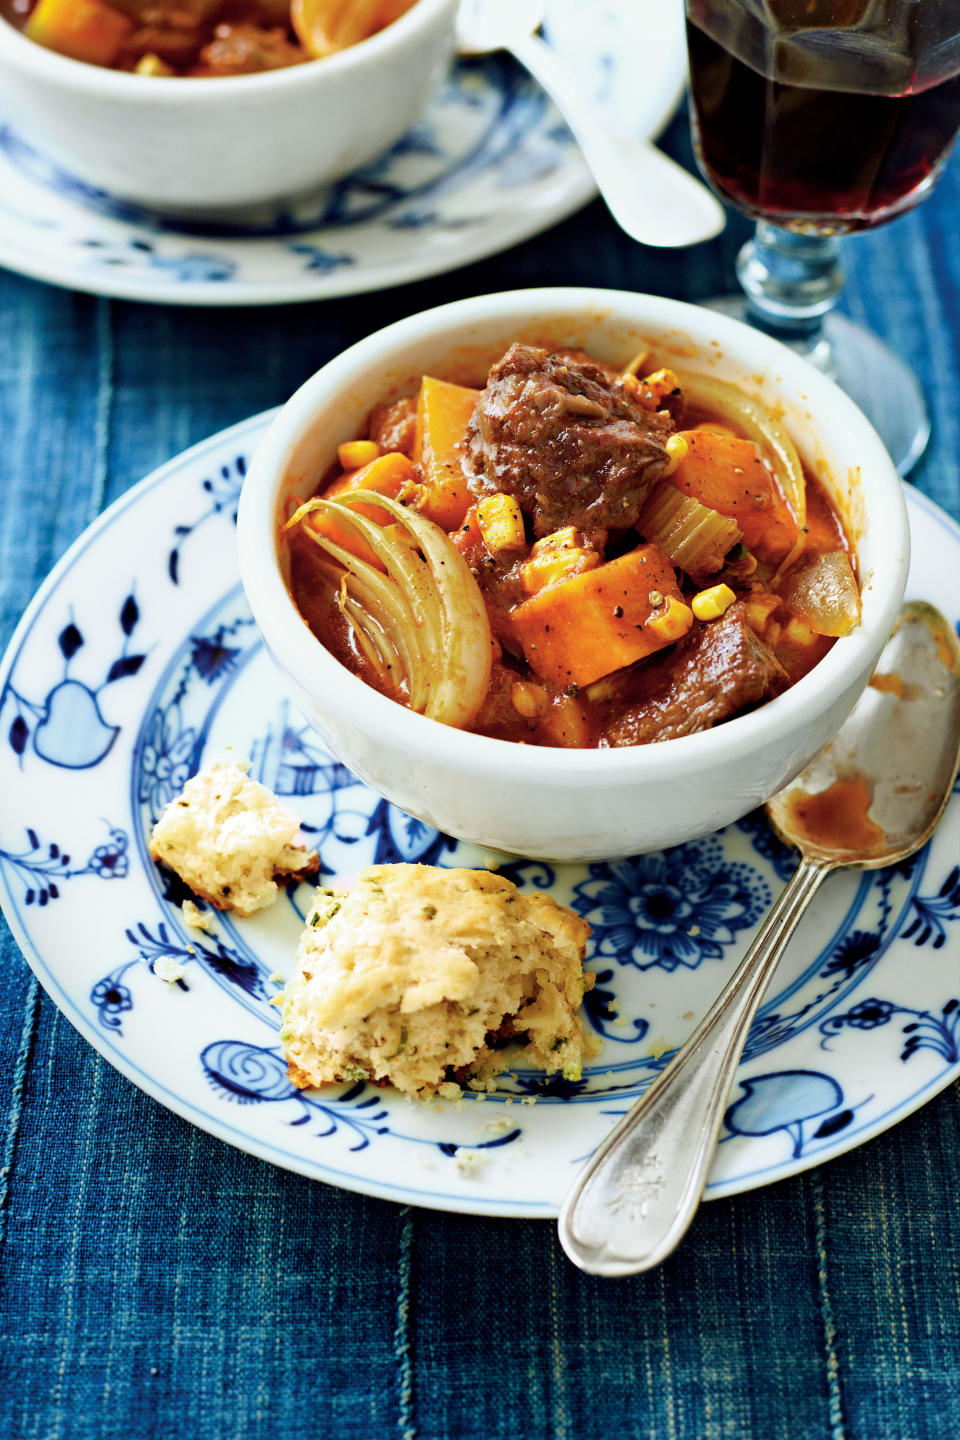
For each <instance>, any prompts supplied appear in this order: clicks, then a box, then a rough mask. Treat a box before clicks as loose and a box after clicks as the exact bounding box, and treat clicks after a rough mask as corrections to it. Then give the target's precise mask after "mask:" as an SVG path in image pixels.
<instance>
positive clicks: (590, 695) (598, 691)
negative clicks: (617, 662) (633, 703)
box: [583, 675, 617, 705]
mask: <svg viewBox="0 0 960 1440" xmlns="http://www.w3.org/2000/svg"><path fill="white" fill-rule="evenodd" d="M583 693H584V695H586V697H587V699H588V700H589V701H590V703H591V705H597V704H602V703H603V702H604V701H605V700H612V699H613V697H614V695H616V693H617V684H616V681H615V680H613V679H612V678H611V677H610V676H609V675H605V676H604V678H603V679H602V680H595V681H594V682H593V684H592V685H588V686H587V688H586V690H585V691H584V692H583Z"/></svg>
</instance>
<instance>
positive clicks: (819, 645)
mask: <svg viewBox="0 0 960 1440" xmlns="http://www.w3.org/2000/svg"><path fill="white" fill-rule="evenodd" d="M648 365H649V362H648V361H647V360H646V359H645V358H644V357H638V361H637V362H636V363H635V364H634V365H633V366H631V367H629V368H628V369H627V370H625V371H619V370H617V369H615V368H612V367H611V366H609V365H607V364H605V363H604V362H603V361H601V360H598V359H596V358H592V357H589V356H584V355H582V354H580V353H577V352H565V351H561V352H549V351H547V350H545V349H541V348H539V347H537V346H531V345H526V344H514V345H512V346H511V347H510V348H509V350H508V351H507V352H506V354H505V355H504V356H503V357H502V358H501V359H500V360H499V361H498V362H497V363H496V364H495V365H494V366H493V367H492V368H491V370H490V371H489V373H488V376H487V380H486V384H485V386H484V387H483V388H482V389H473V388H471V387H466V386H461V385H457V384H454V383H452V382H450V381H446V380H440V379H437V378H436V377H430V376H425V377H423V380H422V382H421V386H420V390H419V392H418V395H417V396H416V397H414V396H411V397H407V398H403V399H400V400H392V401H389V402H385V403H383V404H381V405H378V406H377V407H376V408H375V410H374V411H373V413H372V415H371V417H370V421H369V424H368V426H367V432H366V434H365V435H364V436H363V437H358V439H357V440H356V441H353V442H349V443H348V444H346V445H343V446H341V447H340V460H339V464H338V465H337V466H336V467H335V469H334V470H333V471H332V472H331V473H330V474H328V475H327V476H325V477H324V478H323V482H322V484H321V485H320V486H319V487H318V495H317V496H316V497H315V498H314V499H312V500H310V501H307V502H306V503H305V504H304V505H301V506H300V507H299V508H298V509H297V511H296V513H295V514H294V515H292V516H291V517H290V519H289V521H288V522H287V525H286V527H285V529H284V534H283V544H284V546H285V547H286V562H287V571H288V576H289V585H290V589H291V593H292V595H293V598H294V600H295V601H296V604H297V606H298V608H299V610H300V613H301V614H302V616H303V617H304V620H305V621H306V623H307V624H308V625H309V626H310V628H311V630H312V631H313V633H314V634H315V635H316V636H317V638H318V639H319V640H320V641H321V642H322V643H323V644H324V645H325V646H326V647H327V648H328V649H329V650H330V651H331V652H332V653H333V654H334V655H335V656H336V658H337V659H338V660H340V661H341V663H343V664H344V665H346V666H347V668H349V669H350V670H352V671H353V672H354V673H355V674H356V675H358V676H359V677H360V678H361V679H363V680H364V681H365V682H366V683H368V684H370V685H372V686H373V687H374V688H376V689H378V690H380V691H381V692H382V693H383V694H386V695H388V696H390V697H391V698H393V699H395V700H397V701H399V702H400V703H403V704H407V705H409V706H410V707H411V708H413V709H416V710H420V711H422V713H425V714H427V715H432V716H433V717H434V718H437V719H440V720H443V721H445V722H446V723H448V724H455V725H458V726H460V727H461V728H465V729H470V730H473V731H475V732H477V733H480V734H484V735H488V736H492V737H495V738H500V739H504V740H511V741H516V742H523V743H526V744H535V745H546V746H563V747H574V748H583V747H594V748H595V747H601V748H603V747H609V746H624V745H638V744H649V743H655V742H662V741H665V740H669V739H673V738H677V737H680V736H685V735H691V734H695V733H697V732H699V731H703V730H706V729H709V728H712V727H713V726H715V725H718V724H722V723H725V722H727V721H729V720H731V719H733V718H735V717H736V716H737V715H739V714H742V713H744V712H745V711H747V710H749V709H752V708H754V707H755V706H757V705H759V704H762V703H764V702H765V701H767V700H769V699H772V698H773V697H775V696H776V695H778V694H780V693H781V692H782V691H783V690H785V689H786V688H788V687H789V686H790V685H792V684H794V683H795V682H796V681H797V680H799V679H801V678H802V676H803V675H805V674H806V673H807V672H808V671H809V670H810V669H811V668H812V667H813V666H814V665H816V664H817V663H818V662H819V661H820V660H821V659H822V658H823V656H824V655H825V654H826V653H827V651H828V650H829V649H830V647H831V646H832V645H833V644H834V643H835V640H836V638H837V637H838V636H839V635H842V634H845V633H848V632H849V631H850V630H851V629H853V628H854V627H855V626H856V624H857V623H858V621H859V592H858V587H857V583H856V578H855V570H854V559H853V555H852V551H851V548H850V545H849V543H848V541H847V538H846V535H845V533H844V529H843V524H842V522H841V519H840V517H839V516H838V515H837V513H836V511H835V510H834V509H833V508H832V506H831V504H830V501H829V499H828V496H827V493H826V490H825V488H824V487H823V485H822V484H821V483H820V482H819V481H818V480H817V479H816V477H815V476H813V475H811V474H810V473H808V472H805V471H804V470H803V468H802V466H801V464H800V461H799V458H798V457H797V453H796V450H795V447H794V446H793V443H792V441H791V440H790V438H789V436H787V435H786V433H785V432H784V431H783V429H782V427H781V426H780V425H779V424H778V422H777V421H776V419H775V417H773V416H772V415H770V414H769V413H767V412H766V411H764V409H763V407H762V406H760V405H759V404H758V402H756V401H755V400H753V399H752V398H751V397H749V396H746V395H744V394H742V393H741V392H739V391H737V390H734V389H733V387H730V386H727V385H724V384H721V383H720V382H717V381H713V380H708V379H704V378H703V377H700V376H694V375H691V376H683V375H677V374H675V373H674V372H673V371H672V370H669V369H666V368H659V369H654V368H652V367H651V368H647V366H648ZM640 370H644V371H645V373H644V374H643V375H640V374H638V373H637V372H638V371H640ZM425 585H426V588H425ZM431 587H432V588H431ZM441 692H442V695H443V697H444V698H443V699H440V698H438V697H439V695H440V693H441Z"/></svg>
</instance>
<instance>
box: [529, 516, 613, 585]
mask: <svg viewBox="0 0 960 1440" xmlns="http://www.w3.org/2000/svg"><path fill="white" fill-rule="evenodd" d="M599 563H600V556H599V555H598V554H597V552H596V550H590V549H588V548H587V547H586V545H585V544H584V541H583V536H582V535H581V534H580V531H579V530H577V529H575V528H574V526H573V525H565V526H564V527H563V529H562V530H554V531H553V533H552V534H550V535H544V537H543V539H542V540H537V541H536V542H535V544H534V546H533V549H532V550H531V552H530V559H529V560H528V561H527V563H526V565H524V567H523V572H522V574H521V577H520V579H521V584H522V585H523V588H524V590H525V591H526V592H527V594H528V595H535V594H536V593H537V591H538V590H545V589H546V588H547V586H548V585H556V583H557V581H558V580H566V579H568V578H569V577H570V576H571V575H581V574H583V572H584V571H586V570H593V569H594V568H595V567H596V566H597V565H599Z"/></svg>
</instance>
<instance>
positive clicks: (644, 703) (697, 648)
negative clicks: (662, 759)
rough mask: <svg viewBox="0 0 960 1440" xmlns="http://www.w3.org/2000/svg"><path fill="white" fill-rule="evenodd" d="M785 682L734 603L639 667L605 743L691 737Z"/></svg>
mask: <svg viewBox="0 0 960 1440" xmlns="http://www.w3.org/2000/svg"><path fill="white" fill-rule="evenodd" d="M787 684H788V679H787V673H786V671H785V670H784V668H783V666H782V665H781V664H780V662H779V660H778V659H777V657H776V656H775V655H774V653H773V651H772V650H770V649H769V648H768V647H767V646H766V645H765V644H764V643H763V641H762V640H761V639H760V638H759V636H758V635H757V634H756V633H755V632H754V631H753V630H752V629H751V627H750V625H749V623H748V621H747V611H746V606H745V605H744V604H743V602H742V601H737V603H736V604H735V605H731V606H730V609H729V610H728V611H727V612H726V614H724V615H722V616H721V617H720V619H719V620H711V621H710V622H709V623H708V624H706V625H701V626H698V627H697V628H696V629H695V630H693V631H692V632H691V633H690V636H689V637H688V638H687V639H686V640H684V641H682V642H681V643H680V644H679V645H678V646H677V647H676V649H675V650H673V651H671V652H667V653H666V654H665V655H664V657H663V659H662V660H660V661H659V662H658V663H656V664H654V665H648V666H640V667H639V668H638V671H637V688H636V690H635V692H634V694H633V696H632V697H631V698H630V699H629V700H628V701H627V702H626V704H625V705H624V708H623V709H622V710H621V711H620V712H619V714H618V715H617V717H616V719H615V720H614V722H613V724H611V725H609V726H608V727H607V728H606V732H605V733H606V738H607V741H608V743H609V744H610V745H647V744H650V743H651V742H652V741H656V740H673V739H675V738H676V737H677V736H679V735H694V734H696V733H697V732H698V731H700V730H709V729H710V728H711V727H712V726H714V725H719V724H720V723H721V721H723V720H729V719H730V718H731V716H733V715H736V714H737V712H738V711H740V710H743V709H744V708H745V707H746V706H748V705H756V704H758V703H759V702H760V701H761V700H767V699H769V698H770V697H771V696H772V695H776V694H778V693H779V691H780V690H782V689H784V688H785V687H786V685H787Z"/></svg>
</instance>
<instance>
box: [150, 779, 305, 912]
mask: <svg viewBox="0 0 960 1440" xmlns="http://www.w3.org/2000/svg"><path fill="white" fill-rule="evenodd" d="M299 832H300V821H299V820H297V819H296V817H295V816H293V815H291V814H289V812H288V811H286V810H284V809H283V808H282V806H281V805H280V804H279V802H278V801H277V799H276V797H275V796H274V795H273V794H271V792H270V791H269V790H268V789H267V788H266V786H264V785H260V784H259V783H258V782H257V781H256V780H251V779H250V777H249V776H248V775H247V773H246V768H245V767H244V766H241V765H211V766H209V767H208V768H207V769H205V770H201V771H200V772H199V774H197V775H194V777H193V779H192V780H188V781H187V783H186V785H184V787H183V790H182V791H181V793H180V794H179V795H177V796H175V797H174V799H173V800H171V802H170V804H169V805H168V806H167V808H166V809H165V810H164V812H163V814H162V815H161V816H160V819H159V820H158V821H157V823H156V825H154V827H153V833H152V835H151V837H150V854H151V855H152V856H153V858H154V860H157V861H159V862H160V864H162V865H167V866H169V868H170V869H171V870H174V871H175V872H176V873H177V874H178V875H179V876H180V879H181V880H183V882H184V883H185V884H186V885H188V886H189V887H190V889H191V890H192V891H193V893H194V894H195V895H198V896H199V897H200V898H201V899H202V900H206V901H207V902H208V904H210V905H213V906H214V908H215V909H217V910H234V911H236V913H237V914H238V915H241V916H247V915H253V914H254V913H255V912H256V911H257V910H262V909H263V907H264V906H265V905H270V904H272V902H273V901H274V900H275V899H276V898H277V896H278V894H279V893H280V889H279V884H278V881H279V882H280V883H282V884H286V883H287V882H288V881H292V880H303V879H305V878H306V877H307V876H309V875H313V874H316V871H317V869H318V867H319V864H320V859H319V856H318V855H317V852H316V851H315V850H308V849H306V847H304V846H302V845H298V844H297V843H296V841H297V838H298V835H299Z"/></svg>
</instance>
